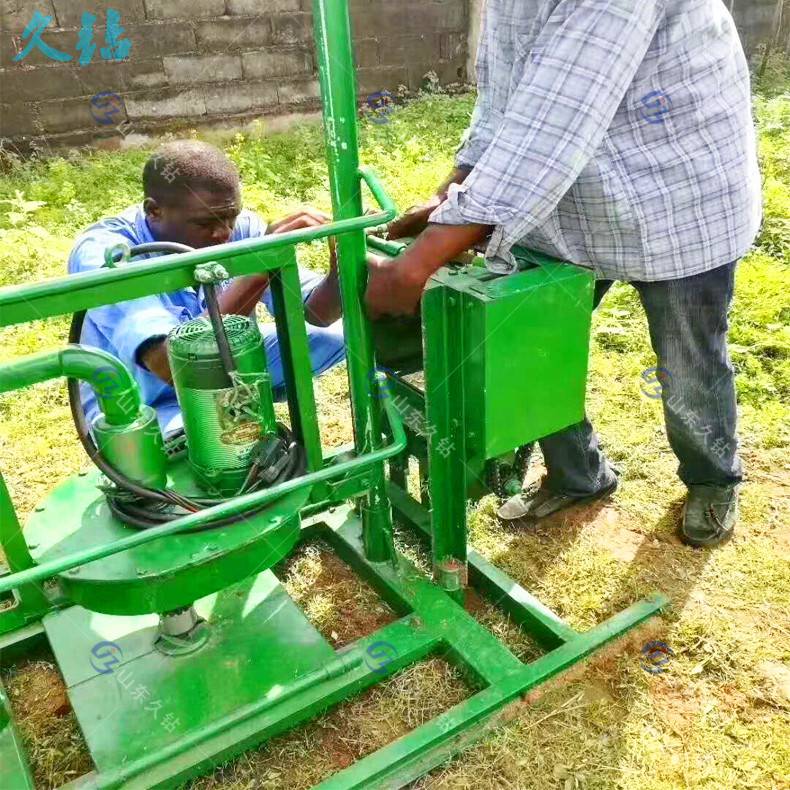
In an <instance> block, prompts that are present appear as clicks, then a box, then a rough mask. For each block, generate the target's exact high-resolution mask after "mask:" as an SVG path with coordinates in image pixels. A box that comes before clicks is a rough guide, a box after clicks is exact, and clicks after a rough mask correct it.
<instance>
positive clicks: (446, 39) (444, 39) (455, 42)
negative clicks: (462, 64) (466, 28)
mask: <svg viewBox="0 0 790 790" xmlns="http://www.w3.org/2000/svg"><path fill="white" fill-rule="evenodd" d="M467 47H468V43H467V35H466V33H442V34H441V35H440V36H439V56H440V57H441V59H442V60H455V59H456V58H459V59H462V60H466V54H467Z"/></svg>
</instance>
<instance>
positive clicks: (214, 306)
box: [203, 283, 236, 382]
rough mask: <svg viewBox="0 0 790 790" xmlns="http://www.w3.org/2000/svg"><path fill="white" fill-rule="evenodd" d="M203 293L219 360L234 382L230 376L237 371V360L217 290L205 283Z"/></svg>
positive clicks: (212, 285) (212, 284)
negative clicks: (231, 345)
mask: <svg viewBox="0 0 790 790" xmlns="http://www.w3.org/2000/svg"><path fill="white" fill-rule="evenodd" d="M203 293H204V294H205V296H206V309H207V310H208V317H209V320H210V321H211V328H212V329H213V330H214V337H215V338H216V339H217V348H218V349H219V358H220V359H221V360H222V367H224V368H225V373H227V374H228V378H230V380H231V382H232V381H233V379H232V378H231V375H230V374H231V373H233V372H234V371H235V370H236V360H235V359H233V352H232V351H231V350H230V343H229V342H228V335H227V333H226V332H225V322H224V321H223V320H222V313H221V312H220V309H219V300H218V299H217V288H216V286H215V285H214V283H204V284H203Z"/></svg>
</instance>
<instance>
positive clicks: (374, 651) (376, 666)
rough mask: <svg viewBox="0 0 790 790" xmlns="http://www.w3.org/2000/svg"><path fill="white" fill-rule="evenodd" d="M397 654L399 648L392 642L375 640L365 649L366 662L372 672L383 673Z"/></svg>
mask: <svg viewBox="0 0 790 790" xmlns="http://www.w3.org/2000/svg"><path fill="white" fill-rule="evenodd" d="M397 656H398V649H397V648H396V647H395V645H393V644H391V643H390V642H373V644H371V645H368V647H367V650H365V664H366V665H367V667H368V669H369V670H370V671H371V672H375V673H376V674H377V675H382V674H384V672H386V670H387V667H388V666H389V665H390V664H391V663H392V662H393V661H394V660H395V659H396V658H397Z"/></svg>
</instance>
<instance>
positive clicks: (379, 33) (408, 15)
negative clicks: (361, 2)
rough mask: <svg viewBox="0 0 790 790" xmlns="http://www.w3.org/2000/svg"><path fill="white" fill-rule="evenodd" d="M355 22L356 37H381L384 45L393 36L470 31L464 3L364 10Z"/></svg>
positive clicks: (413, 2) (414, 0)
mask: <svg viewBox="0 0 790 790" xmlns="http://www.w3.org/2000/svg"><path fill="white" fill-rule="evenodd" d="M352 23H353V28H354V35H355V36H356V37H358V38H377V39H379V41H382V42H384V41H386V40H387V39H388V37H389V36H390V35H392V34H393V33H397V34H398V35H409V34H411V35H414V34H420V33H425V32H426V31H431V32H443V31H454V32H462V31H465V30H466V6H465V2H464V0H444V1H443V2H419V0H406V1H405V2H401V3H397V4H395V3H388V4H386V5H382V6H369V7H368V8H364V9H360V10H359V11H357V12H356V13H354V14H353V15H352Z"/></svg>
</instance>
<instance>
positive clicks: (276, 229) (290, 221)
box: [269, 206, 332, 233]
mask: <svg viewBox="0 0 790 790" xmlns="http://www.w3.org/2000/svg"><path fill="white" fill-rule="evenodd" d="M331 221H332V217H330V216H329V215H328V214H324V212H323V211H319V210H318V209H317V208H311V207H310V206H305V207H304V208H301V209H299V211H297V212H296V213H295V214H289V215H288V216H287V217H283V219H280V220H277V222H272V224H271V225H269V233H288V232H289V231H291V230H300V229H301V228H317V227H319V226H320V225H326V223H327V222H331Z"/></svg>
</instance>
